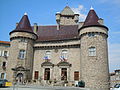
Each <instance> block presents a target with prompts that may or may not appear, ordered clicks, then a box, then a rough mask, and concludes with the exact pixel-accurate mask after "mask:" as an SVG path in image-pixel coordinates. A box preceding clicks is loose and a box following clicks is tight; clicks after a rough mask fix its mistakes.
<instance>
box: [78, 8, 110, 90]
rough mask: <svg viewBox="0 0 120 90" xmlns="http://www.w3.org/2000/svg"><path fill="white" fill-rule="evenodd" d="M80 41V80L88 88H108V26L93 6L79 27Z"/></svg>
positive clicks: (101, 89) (96, 89)
mask: <svg viewBox="0 0 120 90" xmlns="http://www.w3.org/2000/svg"><path fill="white" fill-rule="evenodd" d="M79 36H80V43H81V49H80V50H81V51H80V52H81V67H80V69H81V80H82V81H84V82H85V87H86V88H90V90H109V67H108V45H107V37H108V28H107V27H106V26H104V25H103V23H102V22H101V19H99V17H98V16H97V14H96V12H95V11H94V9H93V8H91V9H90V11H89V13H88V15H87V17H86V20H85V22H84V24H83V26H82V27H81V28H80V29H79Z"/></svg>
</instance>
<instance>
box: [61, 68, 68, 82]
mask: <svg viewBox="0 0 120 90" xmlns="http://www.w3.org/2000/svg"><path fill="white" fill-rule="evenodd" d="M61 80H67V68H62V69H61Z"/></svg>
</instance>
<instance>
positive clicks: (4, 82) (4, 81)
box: [0, 79, 8, 87]
mask: <svg viewBox="0 0 120 90" xmlns="http://www.w3.org/2000/svg"><path fill="white" fill-rule="evenodd" d="M6 82H8V80H6V79H0V87H5V84H6Z"/></svg>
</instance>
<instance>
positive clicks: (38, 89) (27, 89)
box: [0, 85, 89, 90]
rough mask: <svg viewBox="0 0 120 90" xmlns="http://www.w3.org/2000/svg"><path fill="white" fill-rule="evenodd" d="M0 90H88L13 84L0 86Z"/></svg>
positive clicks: (83, 89)
mask: <svg viewBox="0 0 120 90" xmlns="http://www.w3.org/2000/svg"><path fill="white" fill-rule="evenodd" d="M0 90H89V89H85V88H79V87H58V86H57V87H52V86H51V87H50V86H33V85H32V86H15V87H9V88H0Z"/></svg>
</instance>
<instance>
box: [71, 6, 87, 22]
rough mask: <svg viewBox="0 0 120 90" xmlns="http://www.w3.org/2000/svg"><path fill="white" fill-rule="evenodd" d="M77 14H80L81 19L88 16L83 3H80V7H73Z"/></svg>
mask: <svg viewBox="0 0 120 90" xmlns="http://www.w3.org/2000/svg"><path fill="white" fill-rule="evenodd" d="M72 10H73V11H74V13H75V14H79V19H80V21H84V20H85V18H86V15H85V14H84V13H83V12H85V8H84V6H83V5H78V8H72Z"/></svg>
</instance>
